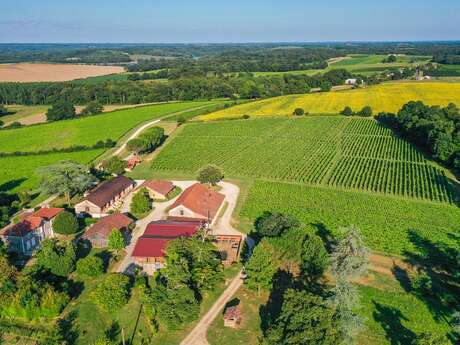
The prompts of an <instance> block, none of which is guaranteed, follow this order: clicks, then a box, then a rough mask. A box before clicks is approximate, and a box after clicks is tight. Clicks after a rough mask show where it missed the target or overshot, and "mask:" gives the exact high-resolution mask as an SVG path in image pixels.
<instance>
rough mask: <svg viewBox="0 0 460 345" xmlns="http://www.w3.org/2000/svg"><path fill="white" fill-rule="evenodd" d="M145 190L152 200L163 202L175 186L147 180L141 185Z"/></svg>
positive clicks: (165, 182)
mask: <svg viewBox="0 0 460 345" xmlns="http://www.w3.org/2000/svg"><path fill="white" fill-rule="evenodd" d="M142 187H144V188H146V189H147V191H148V192H149V195H150V197H151V198H152V199H157V200H165V199H167V198H168V194H169V193H171V192H172V191H173V190H174V188H176V186H175V185H174V183H172V182H171V181H164V180H147V181H145V182H144V183H143V184H142Z"/></svg>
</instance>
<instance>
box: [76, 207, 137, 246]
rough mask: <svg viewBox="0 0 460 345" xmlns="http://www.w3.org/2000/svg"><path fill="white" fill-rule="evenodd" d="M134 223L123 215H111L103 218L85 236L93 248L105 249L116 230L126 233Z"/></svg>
mask: <svg viewBox="0 0 460 345" xmlns="http://www.w3.org/2000/svg"><path fill="white" fill-rule="evenodd" d="M133 223H134V221H133V220H132V219H131V218H129V217H128V216H125V215H124V214H121V213H116V214H111V215H109V216H107V217H104V218H101V219H100V220H98V221H97V222H96V223H95V224H94V225H93V226H91V227H90V228H89V229H88V230H87V231H86V232H85V234H84V235H83V238H85V239H87V240H89V241H90V242H91V244H92V245H93V247H98V248H104V247H107V246H108V241H109V236H110V234H111V233H112V231H113V230H114V229H117V230H121V231H126V230H127V229H128V228H129V226H130V225H131V224H133Z"/></svg>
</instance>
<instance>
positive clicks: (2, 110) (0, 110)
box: [0, 104, 8, 116]
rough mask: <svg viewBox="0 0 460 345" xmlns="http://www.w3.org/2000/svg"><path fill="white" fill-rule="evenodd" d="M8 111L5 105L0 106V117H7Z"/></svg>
mask: <svg viewBox="0 0 460 345" xmlns="http://www.w3.org/2000/svg"><path fill="white" fill-rule="evenodd" d="M7 114H8V110H7V109H6V108H5V106H4V105H3V104H0V116H3V115H7Z"/></svg>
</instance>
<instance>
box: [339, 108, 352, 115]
mask: <svg viewBox="0 0 460 345" xmlns="http://www.w3.org/2000/svg"><path fill="white" fill-rule="evenodd" d="M340 114H341V115H345V116H351V115H353V110H352V109H351V108H350V107H345V108H344V109H343V110H342V111H341V112H340Z"/></svg>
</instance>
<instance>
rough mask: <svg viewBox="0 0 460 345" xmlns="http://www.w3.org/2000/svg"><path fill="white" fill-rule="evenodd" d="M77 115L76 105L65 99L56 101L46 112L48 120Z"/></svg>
mask: <svg viewBox="0 0 460 345" xmlns="http://www.w3.org/2000/svg"><path fill="white" fill-rule="evenodd" d="M75 116H76V112H75V107H74V106H73V104H72V103H70V102H68V101H65V100H60V101H57V102H55V103H54V104H53V105H52V106H51V108H50V109H48V111H47V113H46V118H47V120H48V122H51V121H59V120H66V119H72V118H74V117H75Z"/></svg>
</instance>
